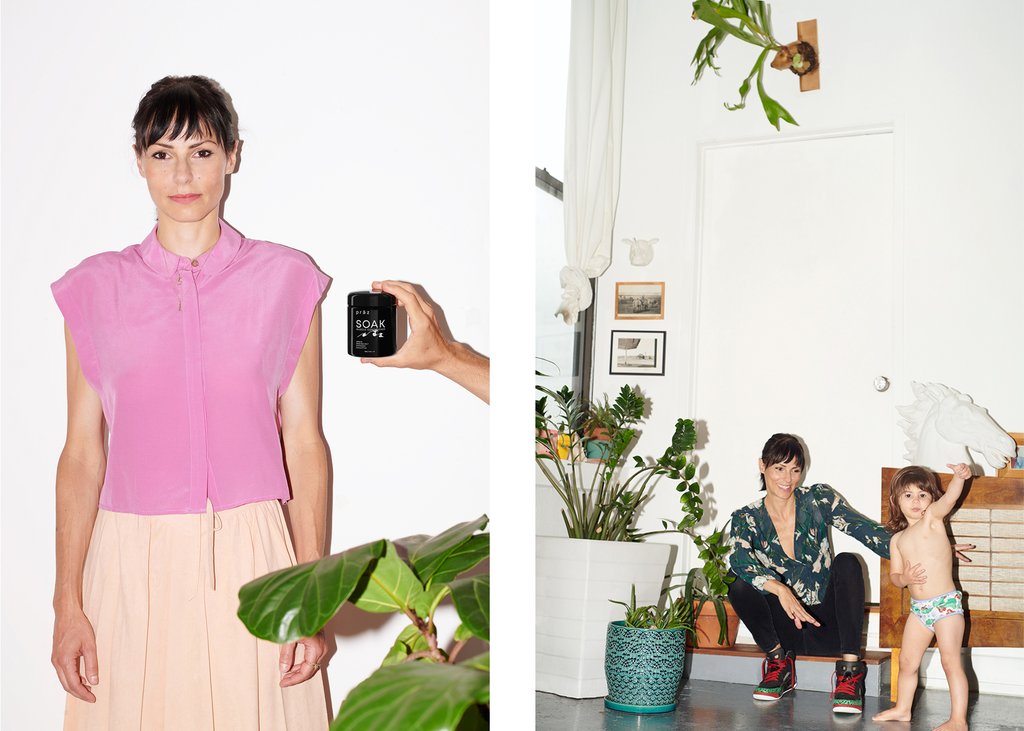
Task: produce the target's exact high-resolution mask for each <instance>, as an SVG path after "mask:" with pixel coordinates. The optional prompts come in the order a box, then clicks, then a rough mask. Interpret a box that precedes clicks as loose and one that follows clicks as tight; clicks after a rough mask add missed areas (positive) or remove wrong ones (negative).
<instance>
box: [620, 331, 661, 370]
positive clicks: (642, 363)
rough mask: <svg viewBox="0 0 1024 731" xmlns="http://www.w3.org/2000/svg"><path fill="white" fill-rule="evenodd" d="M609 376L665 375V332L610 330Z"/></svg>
mask: <svg viewBox="0 0 1024 731" xmlns="http://www.w3.org/2000/svg"><path fill="white" fill-rule="evenodd" d="M611 351H612V352H611V367H610V369H609V371H608V372H609V373H610V374H611V375H621V376H663V375H665V331H664V330H657V331H650V330H612V342H611Z"/></svg>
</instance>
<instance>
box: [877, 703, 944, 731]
mask: <svg viewBox="0 0 1024 731" xmlns="http://www.w3.org/2000/svg"><path fill="white" fill-rule="evenodd" d="M871 720H872V721H909V720H910V711H904V710H903V709H902V708H897V707H896V706H893V707H892V708H890V709H889V710H888V711H882V712H881V713H876V714H875V715H874V716H872V717H871ZM943 731H948V730H947V729H943Z"/></svg>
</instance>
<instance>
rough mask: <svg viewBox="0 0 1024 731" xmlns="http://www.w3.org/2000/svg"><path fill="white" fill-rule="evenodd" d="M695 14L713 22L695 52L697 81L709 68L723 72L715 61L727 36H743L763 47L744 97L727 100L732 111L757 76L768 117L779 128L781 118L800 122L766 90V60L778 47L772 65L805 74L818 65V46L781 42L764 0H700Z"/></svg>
mask: <svg viewBox="0 0 1024 731" xmlns="http://www.w3.org/2000/svg"><path fill="white" fill-rule="evenodd" d="M693 18H694V19H695V20H700V21H703V22H705V23H707V24H708V25H710V26H711V30H710V31H708V34H707V35H706V36H704V38H702V39H701V41H700V43H699V44H698V45H697V51H696V52H695V53H694V54H693V61H692V65H694V66H696V69H695V71H694V74H693V83H694V84H696V83H697V82H698V81H700V79H701V77H702V76H703V75H704V72H705V71H706V70H707V69H711V70H712V71H714V72H715V74H716V75H719V74H718V72H719V71H720V69H719V67H718V66H716V65H715V60H716V55H717V53H718V49H719V48H720V47H721V45H722V43H723V42H724V41H725V39H726V37H727V36H733V37H735V38H739V39H740V40H741V41H743V42H745V43H749V44H751V45H753V46H757V47H758V48H760V49H762V50H761V53H760V55H758V57H757V60H756V61H754V66H753V68H751V70H750V73H749V74H748V75H747V78H745V79H744V80H743V83H742V84H740V88H739V94H740V100H739V103H737V104H729V103H728V102H726V103H725V108H726V109H728V110H730V111H735V110H737V109H743V108H744V107H746V104H747V94H749V93H750V82H751V80H752V79H753V78H754V77H755V76H756V77H757V82H756V83H757V95H758V97H760V99H761V106H762V107H763V108H764V113H765V115H766V116H767V117H768V121H769V122H770V123H771V124H772V126H773V127H775V129H779V121H780V120H784V121H786V122H789V123H790V124H793V125H795V124H797V122H796V120H795V119H793V116H792V115H791V114H790V113H789V112H787V111H786V110H785V109H784V108H783V106H782V105H781V104H779V103H778V102H777V101H775V100H774V99H772V98H771V97H770V96H768V94H767V92H766V91H765V90H764V63H765V61H766V60H767V58H768V54H769V53H770V52H772V51H775V58H774V59H773V60H772V63H771V65H772V68H774V69H779V70H785V69H789V70H790V71H792V72H793V73H795V74H797V75H799V76H803V75H804V74H807V73H810V72H811V71H814V70H815V69H816V68H818V58H817V54H816V52H815V50H814V47H813V46H812V45H810V44H809V43H804V42H802V41H796V42H793V43H789V44H782V43H779V41H778V40H776V39H775V36H774V34H773V32H772V11H771V6H770V5H768V4H767V3H765V2H761V1H760V0H723V1H722V2H715V0H696V2H694V3H693Z"/></svg>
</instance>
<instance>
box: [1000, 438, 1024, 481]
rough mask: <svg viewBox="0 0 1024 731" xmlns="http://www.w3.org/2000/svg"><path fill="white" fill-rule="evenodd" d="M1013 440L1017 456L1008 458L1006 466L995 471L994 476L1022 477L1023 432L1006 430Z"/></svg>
mask: <svg viewBox="0 0 1024 731" xmlns="http://www.w3.org/2000/svg"><path fill="white" fill-rule="evenodd" d="M1008 433H1009V435H1010V436H1011V437H1013V441H1015V442H1017V456H1016V457H1013V458H1011V459H1010V461H1009V462H1007V463H1006V466H1005V467H1003V468H1002V469H1001V470H998V471H997V472H996V477H1024V434H1022V433H1019V432H1008Z"/></svg>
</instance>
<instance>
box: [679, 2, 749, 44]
mask: <svg viewBox="0 0 1024 731" xmlns="http://www.w3.org/2000/svg"><path fill="white" fill-rule="evenodd" d="M693 15H694V16H695V17H696V18H697V19H698V20H703V21H704V22H705V23H707V24H709V25H712V26H714V27H715V28H718V29H719V30H723V31H725V32H726V33H728V34H730V35H733V36H736V37H737V38H739V39H740V40H741V41H746V42H747V43H750V44H752V45H755V46H761V47H762V48H763V47H764V45H765V44H764V41H763V40H762V39H761V38H759V37H757V36H756V35H754V34H753V33H751V32H749V31H747V30H744V28H743V24H742V22H743V21H744V20H746V21H747V23H746V24H747V25H749V19H747V18H746V17H745V16H742V15H741V14H739V13H736V12H735V11H734V10H732V9H731V8H726V7H724V6H722V5H719V4H718V3H716V2H712V1H711V0H697V2H695V3H694V4H693ZM723 16H725V17H731V18H736V19H738V20H740V21H741V25H739V26H735V25H733V24H732V23H730V22H728V21H727V20H726V19H725V17H723Z"/></svg>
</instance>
